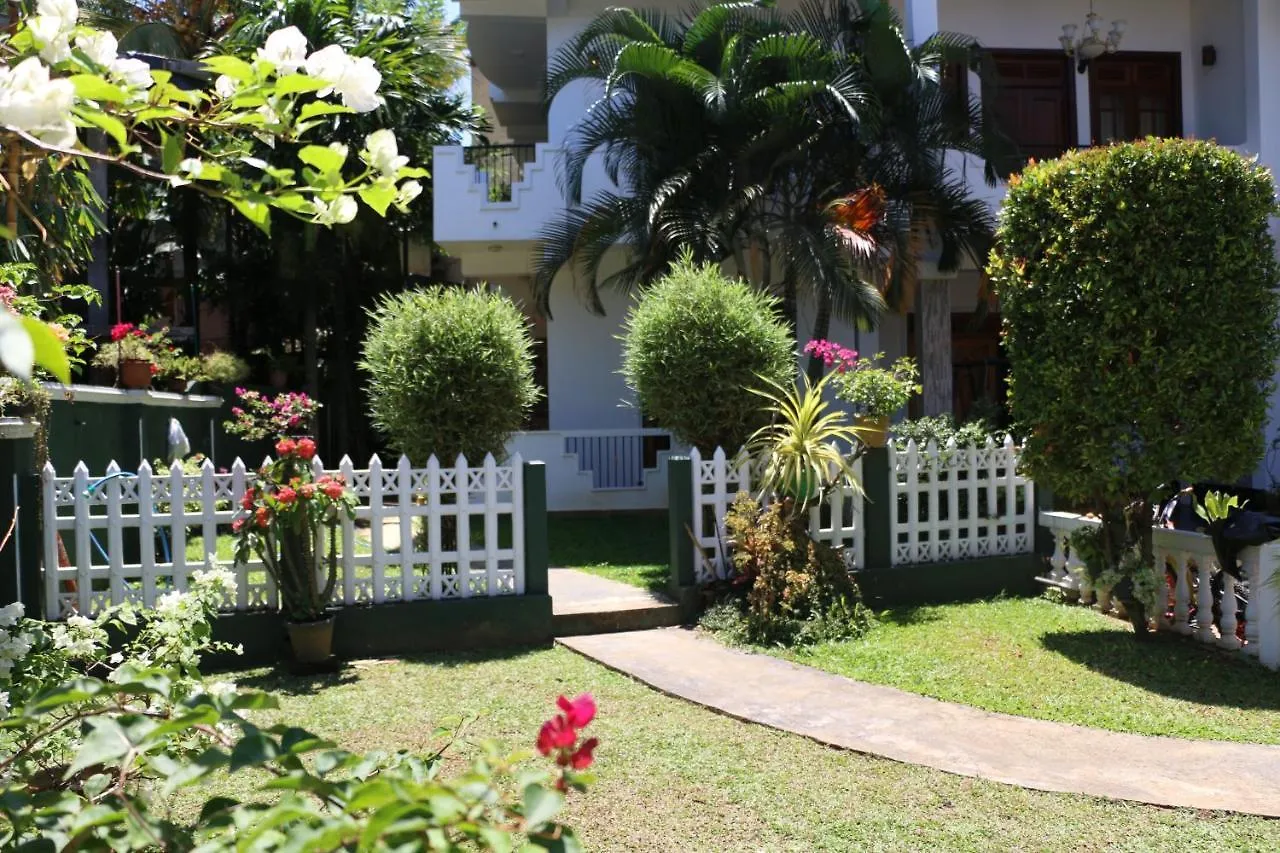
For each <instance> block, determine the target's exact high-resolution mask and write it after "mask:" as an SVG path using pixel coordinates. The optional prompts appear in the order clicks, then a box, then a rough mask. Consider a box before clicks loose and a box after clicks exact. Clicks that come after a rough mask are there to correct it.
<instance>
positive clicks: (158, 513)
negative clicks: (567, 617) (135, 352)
mask: <svg viewBox="0 0 1280 853" xmlns="http://www.w3.org/2000/svg"><path fill="white" fill-rule="evenodd" d="M313 465H314V467H315V470H316V471H317V472H318V473H319V472H322V471H325V470H326V469H325V468H324V466H323V463H322V462H321V461H320V460H319V459H318V458H317V459H315V460H314V461H313ZM328 472H329V473H331V474H339V475H341V476H342V477H343V478H344V479H345V480H346V482H347V484H348V486H349V487H350V489H351V491H352V492H353V493H354V494H355V496H356V498H357V499H358V502H359V503H358V506H357V509H356V517H355V520H349V519H348V520H344V521H343V522H342V523H341V524H340V525H339V527H338V535H337V555H338V576H337V583H336V585H335V589H334V597H333V602H334V604H335V605H338V604H340V605H356V604H381V603H383V602H391V601H409V600H413V599H449V598H470V597H482V596H499V595H521V594H523V593H524V563H525V561H524V511H523V510H524V506H523V483H524V479H523V478H524V472H523V467H522V460H521V459H520V457H519V456H516V457H513V458H512V459H511V460H510V461H509V462H508V463H507V464H504V465H498V464H497V463H496V461H495V460H494V458H493V457H492V456H486V457H485V459H484V461H483V463H482V464H481V465H479V466H475V467H472V466H471V465H469V464H468V462H467V460H466V459H465V458H463V457H461V456H459V457H458V459H457V460H456V462H455V464H454V465H452V466H447V467H446V466H442V465H441V464H440V463H439V461H438V460H437V459H436V458H435V457H434V456H433V457H431V459H430V460H429V461H428V463H427V466H426V467H425V468H413V467H412V466H411V465H410V464H409V460H408V459H407V458H405V457H401V458H400V461H399V463H398V464H397V465H395V466H393V467H384V466H383V464H382V460H381V459H379V458H378V457H377V456H374V457H373V458H372V459H371V460H370V462H369V467H368V468H363V469H356V468H355V467H354V465H353V464H352V462H351V460H350V458H348V457H343V459H342V461H341V462H340V463H339V465H338V467H337V468H336V469H328ZM255 476H256V472H255V471H253V470H251V469H248V468H246V466H245V465H244V463H243V462H241V461H240V460H239V459H237V460H236V461H235V464H233V465H232V466H231V468H230V469H229V470H223V471H219V470H216V469H215V468H214V466H213V463H212V462H210V461H208V460H206V461H205V463H204V465H203V466H202V467H201V469H200V473H198V474H187V473H185V472H184V471H183V470H182V468H181V466H175V467H174V468H173V469H172V470H171V471H170V472H169V473H167V474H157V473H155V472H154V471H153V470H152V468H151V466H150V465H149V464H147V463H146V462H143V463H142V464H141V465H139V466H138V470H137V472H136V473H135V472H124V471H122V470H121V468H120V466H119V465H117V464H116V463H115V462H112V463H111V465H110V466H109V467H108V468H107V471H106V475H105V476H103V477H100V478H98V477H93V476H91V475H90V474H89V471H88V469H87V468H86V467H85V466H84V464H83V463H81V464H80V465H78V466H76V468H75V470H74V472H73V474H72V476H70V477H59V476H58V475H57V472H56V471H55V470H54V468H53V466H52V465H46V466H45V469H44V472H43V474H42V481H43V493H44V495H43V502H44V506H43V515H44V543H43V551H44V578H45V593H46V595H45V600H46V602H47V605H46V611H47V612H46V616H47V618H50V619H59V618H62V617H64V616H66V615H68V614H69V613H73V612H74V613H80V614H85V615H92V614H95V613H98V612H101V611H102V610H103V609H105V608H106V607H108V606H110V605H113V604H120V603H124V602H126V601H127V602H133V603H135V604H139V605H143V606H153V605H154V604H155V603H156V601H157V599H158V598H159V596H161V595H163V594H164V593H165V592H167V591H169V590H179V591H181V590H185V589H186V586H187V581H188V578H189V577H190V574H191V572H193V571H195V570H197V569H201V568H203V567H204V566H205V565H206V563H207V562H208V561H210V560H213V561H216V562H218V563H220V564H224V565H227V564H230V563H231V562H232V561H231V559H230V558H229V555H228V554H227V553H226V551H227V544H228V543H227V540H226V538H225V537H226V534H227V533H229V532H230V528H231V523H232V521H233V520H234V519H235V518H236V516H237V513H238V512H239V511H240V499H241V497H243V495H244V492H245V489H246V487H247V486H249V485H251V484H252V483H253V481H254V478H255ZM446 520H447V523H446ZM450 532H451V534H452V535H446V534H448V533H450ZM219 536H223V537H224V538H223V548H222V553H219V548H218V541H219ZM196 537H199V543H198V545H195V547H194V548H192V549H191V550H192V551H193V553H191V554H190V555H189V554H188V543H192V544H195V538H196ZM326 539H327V537H326ZM326 547H327V543H326ZM195 552H198V553H195ZM228 567H230V568H231V569H232V571H234V572H235V574H236V576H237V581H238V589H237V593H236V599H235V600H234V601H230V600H228V601H226V602H225V607H226V609H229V610H251V609H259V608H274V607H275V606H276V602H277V598H276V591H275V588H274V586H273V584H272V583H271V579H270V578H269V577H268V575H267V573H266V571H265V570H264V568H263V567H262V565H261V563H260V562H257V561H250V562H247V563H245V564H239V565H235V566H234V567H231V566H228Z"/></svg>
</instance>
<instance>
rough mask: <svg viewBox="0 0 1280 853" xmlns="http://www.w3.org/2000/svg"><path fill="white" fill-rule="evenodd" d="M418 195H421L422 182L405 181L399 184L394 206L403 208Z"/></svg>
mask: <svg viewBox="0 0 1280 853" xmlns="http://www.w3.org/2000/svg"><path fill="white" fill-rule="evenodd" d="M420 195H422V184H420V183H418V182H417V181H405V182H404V183H403V184H401V185H400V191H399V192H398V193H397V194H396V207H398V208H400V209H401V210H404V209H405V208H406V207H408V206H409V203H410V202H411V201H413V200H414V199H415V198H417V197H418V196H420Z"/></svg>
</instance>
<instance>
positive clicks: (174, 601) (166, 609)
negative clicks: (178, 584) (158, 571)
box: [156, 591, 187, 616]
mask: <svg viewBox="0 0 1280 853" xmlns="http://www.w3.org/2000/svg"><path fill="white" fill-rule="evenodd" d="M186 606H187V596H186V595H185V594H183V593H181V592H177V591H174V592H166V593H165V594H164V595H162V596H160V598H159V599H158V600H157V601H156V612H157V613H161V614H164V615H165V616H172V615H174V614H176V613H178V612H180V611H182V610H184V609H185V608H186Z"/></svg>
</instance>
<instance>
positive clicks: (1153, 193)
mask: <svg viewBox="0 0 1280 853" xmlns="http://www.w3.org/2000/svg"><path fill="white" fill-rule="evenodd" d="M1277 212H1278V210H1277V206H1276V200H1275V182H1274V180H1273V178H1272V176H1271V173H1270V172H1269V171H1268V170H1267V169H1265V168H1264V167H1262V166H1261V165H1259V164H1258V163H1257V162H1256V161H1254V160H1250V159H1247V158H1245V157H1242V156H1240V155H1239V154H1237V153H1235V152H1233V151H1231V150H1229V149H1226V148H1223V147H1221V146H1218V145H1215V144H1213V143H1210V142H1200V141H1192V140H1182V139H1160V140H1155V139H1152V140H1147V141H1145V142H1138V143H1132V144H1124V145H1115V146H1111V147H1108V148H1095V149H1091V150H1088V151H1080V152H1075V153H1071V154H1068V155H1067V156H1065V157H1063V158H1062V159H1061V160H1054V161H1049V162H1045V163H1038V164H1033V165H1032V166H1030V167H1028V168H1027V170H1026V171H1025V172H1023V173H1022V176H1021V178H1020V179H1016V180H1014V181H1012V182H1011V184H1010V187H1009V194H1008V197H1007V199H1006V201H1005V205H1004V210H1003V213H1002V215H1001V222H1000V228H999V232H998V235H997V247H996V249H995V251H994V252H993V253H992V255H991V260H990V264H989V266H988V272H989V274H990V276H991V280H992V282H993V284H994V286H995V289H996V292H997V294H998V295H999V298H1000V311H1001V315H1002V317H1003V322H1004V346H1005V351H1006V353H1007V354H1008V357H1009V361H1010V377H1009V400H1010V406H1011V410H1012V415H1013V418H1014V421H1015V429H1016V431H1017V433H1018V434H1020V435H1024V436H1026V440H1025V444H1024V447H1023V452H1022V464H1023V465H1024V466H1025V467H1026V469H1027V472H1028V473H1029V474H1030V475H1031V476H1032V477H1033V478H1034V479H1035V480H1036V481H1037V482H1040V483H1044V484H1045V485H1047V486H1048V487H1049V488H1051V489H1052V490H1053V492H1054V493H1055V494H1057V495H1060V496H1062V497H1063V498H1065V499H1067V500H1068V501H1071V502H1073V503H1077V504H1082V505H1085V506H1089V507H1091V508H1092V509H1094V510H1095V511H1097V512H1098V513H1099V514H1100V515H1101V517H1102V521H1103V528H1104V536H1103V543H1102V545H1103V549H1104V553H1105V559H1106V562H1107V564H1108V566H1109V567H1113V568H1115V567H1121V566H1122V565H1127V566H1143V565H1145V566H1149V565H1151V564H1152V553H1151V522H1152V500H1153V498H1155V497H1156V495H1157V494H1158V491H1159V490H1160V488H1161V486H1162V485H1163V484H1166V483H1172V482H1173V481H1175V480H1181V481H1184V482H1196V481H1204V480H1215V481H1219V482H1230V481H1233V480H1235V479H1236V478H1237V477H1239V476H1241V475H1242V474H1244V473H1245V472H1246V471H1248V470H1250V469H1251V468H1252V467H1253V466H1254V465H1255V464H1256V463H1257V461H1258V460H1259V459H1260V458H1261V456H1262V452H1263V434H1262V429H1263V426H1264V424H1265V423H1266V418H1267V400H1268V396H1269V393H1270V391H1271V388H1272V373H1273V372H1274V370H1275V363H1276V358H1277V356H1280V332H1277V328H1276V318H1277V309H1278V307H1280V303H1278V302H1277V290H1276V285H1277V282H1278V281H1280V273H1278V270H1277V264H1276V258H1275V244H1274V242H1273V241H1272V238H1271V234H1270V231H1269V226H1270V217H1272V216H1275V215H1276V214H1277ZM1144 577H1145V575H1144ZM1142 583H1146V585H1147V586H1151V584H1150V583H1147V582H1146V581H1145V580H1142ZM1131 592H1132V590H1129V589H1127V588H1121V589H1119V590H1117V594H1118V595H1119V596H1120V597H1121V600H1122V601H1125V605H1126V609H1128V610H1129V611H1130V612H1131V613H1133V612H1134V611H1135V610H1136V611H1137V612H1136V613H1135V625H1136V626H1138V627H1139V628H1142V629H1145V618H1144V613H1143V611H1144V608H1143V607H1141V606H1139V607H1136V608H1134V607H1131V606H1130V605H1131V604H1137V603H1138V602H1137V600H1136V599H1137V598H1142V597H1143V596H1142V595H1140V594H1138V593H1133V594H1132V595H1131V594H1130V593H1131ZM1157 592H1158V591H1157ZM1126 596H1128V600H1126Z"/></svg>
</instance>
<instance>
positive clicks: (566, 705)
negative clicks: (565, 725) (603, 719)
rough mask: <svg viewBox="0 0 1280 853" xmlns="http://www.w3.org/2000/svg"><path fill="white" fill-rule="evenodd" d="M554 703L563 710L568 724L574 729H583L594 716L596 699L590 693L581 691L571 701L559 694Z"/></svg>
mask: <svg viewBox="0 0 1280 853" xmlns="http://www.w3.org/2000/svg"><path fill="white" fill-rule="evenodd" d="M556 705H558V706H560V710H561V711H564V714H565V718H566V719H567V720H568V721H569V725H571V726H573V727H574V728H575V729H585V728H586V727H587V726H588V725H590V724H591V721H592V720H594V719H595V718H596V700H595V699H593V698H592V697H591V694H590V693H583V694H582V695H581V696H579V697H578V698H577V699H574V700H573V701H572V702H570V701H569V700H568V699H566V698H564V697H563V696H561V697H560V698H559V699H557V700H556Z"/></svg>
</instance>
